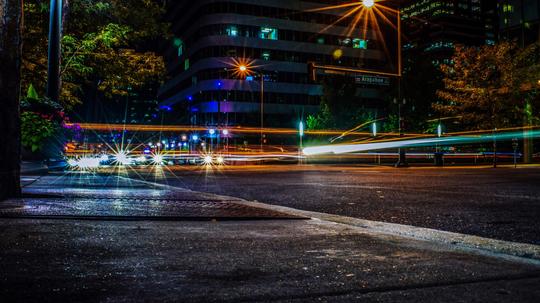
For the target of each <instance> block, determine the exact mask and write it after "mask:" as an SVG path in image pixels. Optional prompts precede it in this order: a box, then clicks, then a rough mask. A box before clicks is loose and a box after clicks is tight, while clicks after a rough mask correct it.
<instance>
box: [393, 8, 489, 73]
mask: <svg viewBox="0 0 540 303" xmlns="http://www.w3.org/2000/svg"><path fill="white" fill-rule="evenodd" d="M496 7H497V3H496V1H493V0H445V1H439V0H405V1H403V4H402V10H401V11H402V20H403V22H404V25H405V34H404V36H405V38H406V42H405V45H404V50H405V51H407V50H411V49H413V50H416V53H422V54H423V55H427V56H429V57H430V59H431V60H432V62H433V63H434V64H435V65H439V64H448V63H450V60H451V57H452V54H453V50H454V47H455V46H456V45H457V44H462V45H482V44H488V45H492V44H495V43H496V40H497V23H498V20H497V10H496Z"/></svg>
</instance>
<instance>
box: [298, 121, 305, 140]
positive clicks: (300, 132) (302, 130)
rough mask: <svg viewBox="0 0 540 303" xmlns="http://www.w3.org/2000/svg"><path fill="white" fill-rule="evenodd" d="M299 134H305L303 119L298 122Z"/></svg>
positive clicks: (301, 135)
mask: <svg viewBox="0 0 540 303" xmlns="http://www.w3.org/2000/svg"><path fill="white" fill-rule="evenodd" d="M298 134H299V135H300V137H303V136H304V123H303V122H302V121H300V123H298Z"/></svg>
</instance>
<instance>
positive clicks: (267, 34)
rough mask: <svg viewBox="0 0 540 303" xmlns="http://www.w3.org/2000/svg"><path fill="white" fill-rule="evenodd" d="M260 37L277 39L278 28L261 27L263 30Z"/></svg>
mask: <svg viewBox="0 0 540 303" xmlns="http://www.w3.org/2000/svg"><path fill="white" fill-rule="evenodd" d="M259 37H260V38H261V39H268V40H277V39H278V30H277V29H275V28H271V27H261V32H260V33H259Z"/></svg>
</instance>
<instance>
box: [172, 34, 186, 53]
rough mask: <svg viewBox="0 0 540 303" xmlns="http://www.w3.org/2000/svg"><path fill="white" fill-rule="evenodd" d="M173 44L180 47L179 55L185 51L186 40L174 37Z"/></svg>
mask: <svg viewBox="0 0 540 303" xmlns="http://www.w3.org/2000/svg"><path fill="white" fill-rule="evenodd" d="M173 45H174V47H176V48H177V49H178V57H180V56H182V54H183V53H184V42H183V41H182V39H180V38H174V39H173Z"/></svg>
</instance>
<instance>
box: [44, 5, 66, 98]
mask: <svg viewBox="0 0 540 303" xmlns="http://www.w3.org/2000/svg"><path fill="white" fill-rule="evenodd" d="M62 6H63V1H62V0H51V2H50V14H49V52H48V62H47V97H49V98H51V99H52V100H54V101H58V99H59V98H60V56H61V45H60V43H61V40H62Z"/></svg>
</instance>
